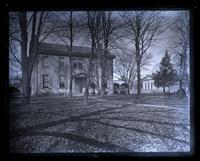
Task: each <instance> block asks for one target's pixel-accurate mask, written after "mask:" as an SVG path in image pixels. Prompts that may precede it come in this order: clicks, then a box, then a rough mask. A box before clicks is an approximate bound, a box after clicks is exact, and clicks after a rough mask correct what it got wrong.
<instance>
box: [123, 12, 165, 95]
mask: <svg viewBox="0 0 200 161" xmlns="http://www.w3.org/2000/svg"><path fill="white" fill-rule="evenodd" d="M123 18H124V20H125V21H126V22H127V29H126V32H127V34H128V35H127V38H129V39H130V40H131V42H132V43H133V45H134V47H135V51H136V52H135V53H133V54H135V56H136V57H135V58H136V65H137V96H138V97H140V95H141V64H142V61H143V56H144V55H145V54H147V50H148V49H149V47H150V46H151V45H152V43H153V42H155V41H156V38H157V37H158V36H159V35H160V34H161V33H162V32H163V29H162V25H163V24H164V22H165V17H164V15H162V14H161V13H160V12H157V11H130V12H129V11H128V12H126V13H125V14H123Z"/></svg>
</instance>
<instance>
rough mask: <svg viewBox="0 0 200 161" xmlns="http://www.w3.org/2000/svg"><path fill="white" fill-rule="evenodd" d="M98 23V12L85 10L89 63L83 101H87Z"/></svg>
mask: <svg viewBox="0 0 200 161" xmlns="http://www.w3.org/2000/svg"><path fill="white" fill-rule="evenodd" d="M99 23H100V14H99V12H97V11H87V26H88V29H89V33H90V36H91V53H90V56H89V64H88V73H87V79H86V88H85V95H84V102H85V103H87V101H88V94H89V87H90V80H91V70H92V58H93V57H94V51H95V44H96V40H95V36H96V32H97V29H98V26H99Z"/></svg>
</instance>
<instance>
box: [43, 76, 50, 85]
mask: <svg viewBox="0 0 200 161" xmlns="http://www.w3.org/2000/svg"><path fill="white" fill-rule="evenodd" d="M48 84H49V82H48V75H47V74H44V75H43V88H48Z"/></svg>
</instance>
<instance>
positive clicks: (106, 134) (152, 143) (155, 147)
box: [9, 95, 190, 153]
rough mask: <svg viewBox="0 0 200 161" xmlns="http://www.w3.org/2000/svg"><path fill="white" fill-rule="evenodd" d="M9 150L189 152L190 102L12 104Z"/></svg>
mask: <svg viewBox="0 0 200 161" xmlns="http://www.w3.org/2000/svg"><path fill="white" fill-rule="evenodd" d="M9 111H10V115H9V116H10V117H9V118H10V127H9V128H10V152H13V153H54V152H55V153H62V152H64V153H71V152H78V153H80V152H81V153H82V152H83V153H85V152H86V153H88V152H188V151H190V109H189V100H188V98H184V99H179V98H178V97H175V96H170V97H167V96H165V97H164V96H152V95H146V96H143V97H141V99H139V100H137V99H136V97H135V96H133V95H130V96H127V95H115V96H105V97H90V98H89V102H88V104H87V105H84V104H83V98H82V97H74V98H71V99H70V98H67V97H40V98H37V97H34V98H32V99H31V104H30V105H29V106H27V107H23V106H22V105H21V104H20V103H17V102H16V101H15V102H14V101H13V102H12V101H10V107H9Z"/></svg>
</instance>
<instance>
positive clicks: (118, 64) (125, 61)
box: [115, 52, 136, 94]
mask: <svg viewBox="0 0 200 161" xmlns="http://www.w3.org/2000/svg"><path fill="white" fill-rule="evenodd" d="M133 56H134V55H133V54H132V53H131V52H129V53H125V52H123V54H120V55H118V56H117V58H116V60H115V73H116V74H117V78H118V80H121V81H124V82H125V83H126V84H127V85H128V86H127V89H128V94H130V88H131V87H132V86H133V83H134V80H135V76H136V63H135V59H134V58H133Z"/></svg>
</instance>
